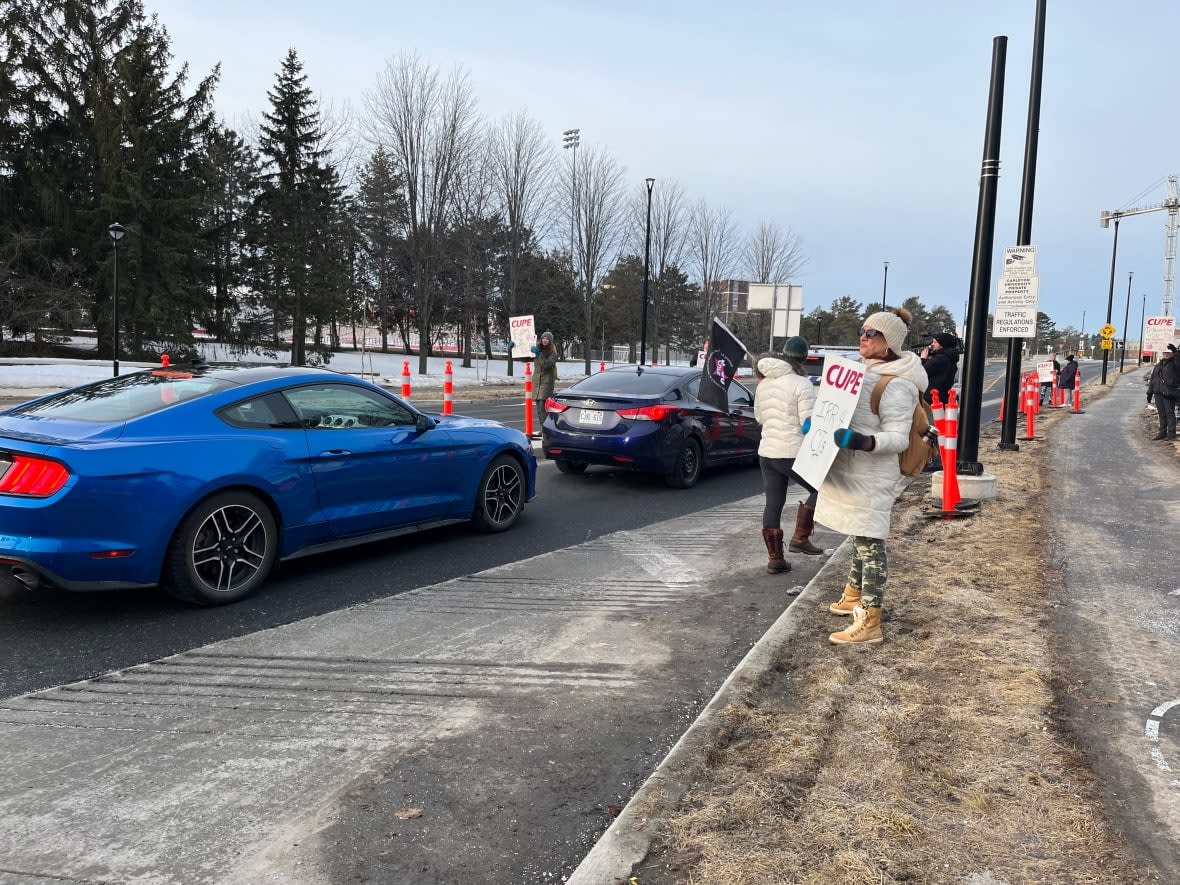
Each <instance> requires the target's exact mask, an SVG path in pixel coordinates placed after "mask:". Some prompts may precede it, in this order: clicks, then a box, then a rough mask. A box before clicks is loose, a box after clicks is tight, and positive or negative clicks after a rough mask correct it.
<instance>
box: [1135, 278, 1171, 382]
mask: <svg viewBox="0 0 1180 885" xmlns="http://www.w3.org/2000/svg"><path fill="white" fill-rule="evenodd" d="M1146 314H1147V293H1146V292H1144V293H1143V303H1142V304H1141V305H1139V355H1138V357H1137V358H1136V359H1135V365H1137V366H1141V365H1143V332H1144V330H1145V329H1146V328H1147V327H1146V326H1145V325H1144V324H1143V322H1144V320H1145V319H1146ZM1172 359H1175V357H1172Z"/></svg>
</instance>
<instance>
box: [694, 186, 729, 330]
mask: <svg viewBox="0 0 1180 885" xmlns="http://www.w3.org/2000/svg"><path fill="white" fill-rule="evenodd" d="M688 250H689V253H690V254H691V256H692V260H693V262H694V263H695V265H696V271H697V280H698V282H699V283H700V286H701V332H702V335H703V336H706V337H707V336H708V334H709V329H710V327H711V324H712V322H713V316H714V314H716V313H717V307H718V292H717V288H716V284H717V282H719V281H720V280H723V279H727V278H728V277H729V275H730V274H731V273H732V272H733V269H734V267H735V265H736V264H737V258H738V251H739V244H738V237H737V229H736V228H735V226H734V223H733V215H732V213H731V212H730V211H729V210H728V209H725V208H721V209H710V208H709V206H708V205H707V204H706V203H705V201H704V200H701V201H700V202H698V203H697V204H696V206H694V207H693V210H692V220H691V224H690V230H689V237H688Z"/></svg>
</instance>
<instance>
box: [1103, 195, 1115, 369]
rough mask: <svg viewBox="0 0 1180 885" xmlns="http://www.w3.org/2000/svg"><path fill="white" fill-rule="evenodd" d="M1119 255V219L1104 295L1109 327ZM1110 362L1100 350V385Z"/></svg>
mask: <svg viewBox="0 0 1180 885" xmlns="http://www.w3.org/2000/svg"><path fill="white" fill-rule="evenodd" d="M1118 255H1119V218H1118V217H1117V216H1116V217H1115V219H1114V246H1113V247H1111V250H1110V289H1109V291H1108V292H1107V293H1106V325H1108V326H1109V325H1110V313H1111V311H1112V310H1113V309H1114V267H1115V262H1116V261H1117V260H1118ZM1109 362H1110V351H1109V350H1107V349H1106V348H1105V347H1104V348H1102V384H1103V386H1105V385H1106V366H1107V364H1108V363H1109Z"/></svg>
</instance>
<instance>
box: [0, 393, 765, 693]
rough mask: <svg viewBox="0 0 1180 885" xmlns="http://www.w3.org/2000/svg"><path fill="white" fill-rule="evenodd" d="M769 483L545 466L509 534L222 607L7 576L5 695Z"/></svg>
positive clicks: (310, 578) (384, 548)
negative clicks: (679, 484)
mask: <svg viewBox="0 0 1180 885" xmlns="http://www.w3.org/2000/svg"><path fill="white" fill-rule="evenodd" d="M420 405H421V407H423V408H429V405H428V404H427V403H425V402H423V403H420ZM513 408H515V409H519V408H520V406H519V403H518V404H516V405H515V406H513V405H512V404H511V403H508V402H503V401H494V400H493V401H485V402H477V403H460V408H459V411H462V412H464V413H466V414H471V415H480V416H484V417H491V418H496V419H497V420H504V419H505V418H507V412H509V411H511V410H512V409H513ZM760 488H761V478H760V475H759V473H758V471H757V470H753V469H750V468H748V467H726V468H720V469H718V470H715V471H711V472H707V473H706V474H705V475H704V477H703V478H702V480H701V482H700V483H699V484H698V485H697V486H696V487H694V488H692V489H687V490H684V491H674V490H671V489H668V488H667V487H665V486H664V484H663V482H662V481H661V480H660V479H659V478H658V477H654V476H646V475H642V474H630V473H626V472H623V471H617V472H616V471H608V470H603V469H592V470H591V471H589V472H588V473H587V474H586V475H585V476H582V477H573V476H562V475H560V474H558V473H557V471H556V469H555V468H554V466H553V465H552V464H551V463H547V462H544V461H542V462H541V463H540V464H539V465H538V494H537V497H536V499H535V500H534V501H533V502H532V503H531V504H529V505H528V507H526V508H525V512H524V514H523V516H522V518H521V521H520V523H519V524H518V525H517V526H516V527H514V528H513V529H512V530H511V531H509V532H506V533H504V534H500V535H495V536H486V535H480V534H477V533H475V532H473V531H471V530H470V529H469V528H467V527H466V526H462V525H457V526H449V527H446V528H442V529H438V530H434V531H429V532H423V533H419V534H417V535H410V536H405V537H401V538H396V539H393V540H391V541H384V542H379V543H374V544H369V545H364V546H361V547H354V548H351V549H348V550H343V551H337V552H333V553H327V554H323V555H320V556H315V557H308V558H305V559H299V560H295V561H293V562H290V563H285V564H282V565H280V567H279V568H278V570H277V571H276V573H275V574H274V575H272V577H271V580H270V581H268V582H267V584H266V585H265V586H264V587H263V588H262V589H261V591H260V592H258V593H257V594H255V595H253V596H251V597H249V598H247V599H246V600H244V601H242V602H240V603H238V604H236V605H232V606H227V607H222V608H212V609H198V608H192V607H190V606H187V605H185V604H183V603H180V602H176V601H174V600H172V599H171V598H170V597H168V596H166V595H165V594H163V593H162V592H159V591H155V590H128V591H115V592H107V593H94V594H75V593H56V592H47V591H29V590H27V589H25V588H23V587H21V586H20V585H19V584H17V583H16V582H15V581H12V580H11V579H8V578H6V579H5V580H4V581H3V582H0V697H12V696H13V695H17V694H21V693H24V692H29V691H33V690H36V689H39V688H44V687H46V686H51V685H58V684H61V683H63V682H70V681H73V680H77V679H83V678H87V677H89V676H94V675H96V674H99V673H103V672H106V671H108V670H112V669H119V668H124V667H128V666H132V665H135V664H138V663H141V662H144V661H150V660H154V659H156V658H159V657H163V656H166V655H171V654H176V653H178V652H182V651H185V650H187V649H191V648H195V647H198V646H201V645H204V644H207V643H209V642H215V641H217V640H221V639H227V638H230V637H234V636H242V635H245V634H248V633H252V632H254V631H257V630H264V629H267V628H269V627H274V626H277V625H279V624H287V623H291V622H293V621H298V620H301V619H303V618H308V617H311V616H313V615H319V614H323V613H325V612H331V611H336V610H339V609H342V608H346V607H348V606H351V605H356V604H358V603H363V602H368V601H370V600H374V599H379V598H382V597H386V596H391V595H395V594H398V593H403V592H405V591H407V590H412V589H414V588H415V587H420V586H423V585H426V584H432V583H436V582H439V581H444V580H448V579H450V578H456V577H460V576H462V575H467V574H471V573H474V572H477V571H480V570H483V569H487V568H492V567H494V566H498V565H503V564H505V563H511V562H517V561H520V560H523V559H526V558H528V557H530V556H536V555H538V554H541V553H545V552H548V551H552V550H560V549H562V548H565V547H569V546H571V545H574V544H579V543H582V542H584V541H587V540H590V539H591V538H596V537H598V536H600V535H603V534H606V533H608V532H616V531H620V530H624V529H636V528H640V527H642V526H645V525H650V524H652V523H656V522H660V521H662V520H666V519H670V518H672V517H676V516H680V515H683V514H685V513H692V512H695V511H699V510H703V509H706V508H708V507H712V506H716V505H718V504H723V503H726V502H730V501H734V500H738V499H740V498H744V497H747V496H749V495H753V494H757V493H758V492H759V491H760ZM145 518H150V514H149V513H147V512H145Z"/></svg>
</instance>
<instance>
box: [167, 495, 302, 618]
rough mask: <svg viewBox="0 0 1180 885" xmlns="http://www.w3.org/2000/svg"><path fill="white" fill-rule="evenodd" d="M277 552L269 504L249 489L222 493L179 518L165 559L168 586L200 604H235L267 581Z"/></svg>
mask: <svg viewBox="0 0 1180 885" xmlns="http://www.w3.org/2000/svg"><path fill="white" fill-rule="evenodd" d="M278 550H279V536H278V528H277V526H276V525H275V520H274V516H273V515H272V514H271V512H270V508H269V507H267V506H266V505H265V504H264V503H263V502H262V501H261V500H259V498H258V497H256V496H255V495H251V494H250V493H248V492H223V493H221V494H219V495H214V496H213V497H211V498H207V499H205V500H204V501H202V502H201V503H200V504H199V505H197V507H196V508H194V509H193V510H192V511H190V512H189V514H188V515H187V516H186V517H185V518H184V520H183V521H182V522H181V524H180V528H178V529H177V530H176V534H175V536H174V537H173V538H172V544H171V545H170V546H169V548H168V555H167V558H166V559H165V562H164V584H165V586H166V587H167V589H168V592H169V593H171V594H172V595H173V596H176V597H178V598H179V599H183V600H185V601H187V602H195V603H196V604H198V605H223V604H225V603H227V602H237V601H238V600H239V599H241V598H243V597H244V596H247V595H248V594H250V593H251V592H253V591H254V590H255V589H257V588H258V586H259V585H261V584H262V582H263V581H265V580H266V576H267V575H268V574H269V573H270V570H271V568H272V567H273V566H274V563H275V558H276V557H277V556H278Z"/></svg>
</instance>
